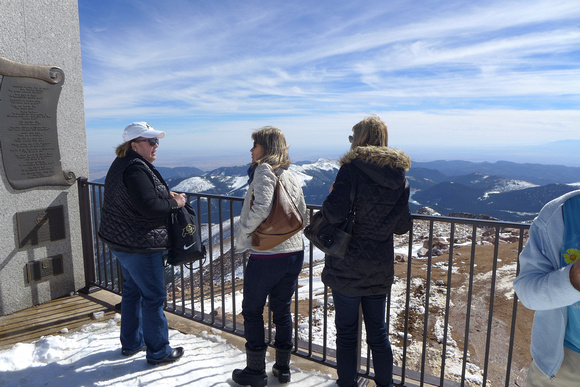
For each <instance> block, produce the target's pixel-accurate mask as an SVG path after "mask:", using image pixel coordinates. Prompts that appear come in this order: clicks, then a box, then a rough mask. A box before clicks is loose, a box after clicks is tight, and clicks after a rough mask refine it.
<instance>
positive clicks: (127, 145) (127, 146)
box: [115, 140, 133, 157]
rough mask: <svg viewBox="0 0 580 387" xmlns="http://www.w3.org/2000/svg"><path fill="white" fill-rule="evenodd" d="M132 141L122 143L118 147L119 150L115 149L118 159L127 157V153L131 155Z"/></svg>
mask: <svg viewBox="0 0 580 387" xmlns="http://www.w3.org/2000/svg"><path fill="white" fill-rule="evenodd" d="M132 141H133V140H131V141H127V142H124V143H122V144H121V145H119V146H117V148H116V149H115V154H116V155H117V157H125V156H127V153H129V151H130V150H131V142H132Z"/></svg>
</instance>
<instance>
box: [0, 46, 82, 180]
mask: <svg viewBox="0 0 580 387" xmlns="http://www.w3.org/2000/svg"><path fill="white" fill-rule="evenodd" d="M2 75H3V76H2ZM0 76H2V81H1V82H0V149H1V152H2V160H3V162H4V169H5V171H6V177H7V178H8V182H9V183H10V185H11V186H12V188H14V189H27V188H32V187H37V186H47V185H50V186H53V185H57V186H58V185H62V186H69V185H72V184H73V183H74V181H75V176H74V174H73V173H72V172H65V171H63V170H62V166H61V163H60V150H59V146H58V136H57V126H56V111H57V106H58V98H59V96H60V92H61V89H62V85H63V83H64V72H63V71H62V70H61V69H59V68H57V67H49V66H32V65H26V64H22V63H17V62H13V61H10V60H8V59H6V58H2V57H0Z"/></svg>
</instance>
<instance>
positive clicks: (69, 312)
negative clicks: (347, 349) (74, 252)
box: [0, 290, 374, 386]
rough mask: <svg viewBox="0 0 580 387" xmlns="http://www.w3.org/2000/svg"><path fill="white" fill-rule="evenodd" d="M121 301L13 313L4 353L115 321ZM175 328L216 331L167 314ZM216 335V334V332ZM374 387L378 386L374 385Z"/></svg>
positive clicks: (74, 299)
mask: <svg viewBox="0 0 580 387" xmlns="http://www.w3.org/2000/svg"><path fill="white" fill-rule="evenodd" d="M119 302H121V296H120V295H118V294H115V293H113V292H110V291H107V290H98V291H96V292H93V293H90V294H81V293H79V294H76V295H74V296H70V297H63V298H59V299H56V300H53V301H49V302H46V303H44V304H41V305H37V306H33V307H32V308H28V309H24V310H21V311H19V312H15V313H12V314H10V315H8V316H0V350H5V349H9V348H11V347H12V346H13V345H14V344H16V343H32V342H34V341H37V340H38V339H40V338H41V337H42V336H49V335H53V336H56V335H62V334H65V333H63V332H62V330H63V329H64V328H66V329H67V330H68V332H72V331H74V330H76V329H79V328H81V327H83V326H85V325H87V324H91V323H94V322H96V320H95V319H94V317H93V313H95V312H104V317H102V318H100V319H99V320H98V321H99V322H105V321H108V320H109V319H111V318H112V317H113V316H114V315H115V313H117V312H116V311H115V305H116V304H118V303H119ZM165 315H166V317H167V322H168V324H169V327H170V328H171V329H175V330H178V331H180V332H182V333H186V334H200V333H201V332H204V331H205V332H207V331H209V330H212V328H210V327H208V326H207V325H204V324H201V323H198V322H195V321H192V320H190V319H187V318H185V317H181V316H177V315H175V314H172V313H165ZM213 333H215V332H213ZM219 335H220V336H221V337H222V338H224V339H226V341H227V342H228V343H229V344H231V345H234V346H236V347H238V348H239V349H240V350H242V351H243V350H245V339H244V338H243V337H240V336H237V335H233V334H231V333H228V332H224V331H221V332H220V333H219ZM268 353H269V356H268V357H269V358H270V359H273V358H275V357H274V350H273V349H272V348H268ZM292 364H293V365H294V366H295V367H298V368H300V369H303V370H309V371H314V370H316V371H318V372H321V373H324V374H328V375H333V377H335V378H336V370H335V369H334V368H331V367H328V366H325V365H323V364H320V363H318V362H314V361H311V360H307V359H303V358H300V357H298V356H293V357H292ZM370 385H371V386H373V385H374V383H371V384H370Z"/></svg>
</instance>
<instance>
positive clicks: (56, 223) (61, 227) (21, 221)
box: [16, 206, 66, 248]
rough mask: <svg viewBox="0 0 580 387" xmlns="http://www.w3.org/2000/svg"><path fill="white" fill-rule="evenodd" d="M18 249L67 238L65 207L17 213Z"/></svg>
mask: <svg viewBox="0 0 580 387" xmlns="http://www.w3.org/2000/svg"><path fill="white" fill-rule="evenodd" d="M16 221H17V223H18V242H19V243H18V245H19V246H18V247H19V248H23V247H30V246H36V245H39V244H43V243H48V242H54V241H58V240H61V239H65V238H66V232H65V223H64V207H63V206H56V207H49V208H46V209H44V210H37V211H27V212H18V213H16Z"/></svg>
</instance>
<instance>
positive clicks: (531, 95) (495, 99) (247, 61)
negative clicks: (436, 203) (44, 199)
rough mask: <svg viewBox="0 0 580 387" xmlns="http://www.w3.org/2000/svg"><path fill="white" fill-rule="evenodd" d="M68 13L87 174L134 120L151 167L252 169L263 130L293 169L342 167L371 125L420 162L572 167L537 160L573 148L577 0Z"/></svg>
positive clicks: (92, 6)
mask: <svg viewBox="0 0 580 387" xmlns="http://www.w3.org/2000/svg"><path fill="white" fill-rule="evenodd" d="M79 13H80V28H81V46H82V60H83V82H84V96H85V111H86V124H87V142H88V146H89V158H90V160H91V165H93V164H95V165H96V164H98V163H99V162H100V161H101V160H103V155H105V156H104V159H106V160H107V161H106V162H105V164H108V163H109V162H110V160H111V159H112V157H113V148H114V147H115V146H116V145H118V144H119V143H120V142H121V141H122V140H121V132H122V130H123V128H124V127H125V126H126V125H127V124H128V123H130V122H132V121H147V122H149V123H150V124H151V125H152V126H153V127H155V128H156V129H160V130H164V131H166V132H167V136H166V137H165V138H164V139H163V141H162V143H161V147H160V149H159V152H158V160H157V162H156V163H157V164H158V165H184V164H186V165H194V166H200V167H209V166H210V164H212V163H213V164H214V165H215V164H223V165H241V164H245V163H248V162H249V156H250V153H249V149H250V147H251V140H250V135H251V132H252V131H253V130H255V129H257V128H260V127H261V126H264V125H274V126H277V127H279V128H280V129H282V130H283V131H284V132H285V134H286V136H287V139H288V142H289V143H290V146H291V156H292V158H293V160H294V161H300V160H307V159H308V160H314V159H316V158H318V157H319V156H320V157H338V156H340V155H341V154H343V153H344V152H345V151H346V150H347V149H348V145H349V144H348V140H347V137H348V135H349V134H350V132H351V128H352V126H353V125H354V124H355V123H356V122H358V121H359V120H360V119H362V118H363V117H364V116H365V115H367V114H370V113H376V114H378V115H379V116H381V118H383V120H384V121H385V122H386V123H387V125H388V127H389V140H390V144H389V145H390V146H393V147H395V148H400V149H403V150H406V151H407V152H408V153H410V154H411V156H412V158H413V159H415V160H418V161H428V160H434V159H453V158H463V159H471V160H473V161H483V160H486V161H495V160H498V159H505V160H510V159H514V161H520V160H515V158H518V157H519V158H520V159H521V161H529V162H534V161H538V162H544V163H547V162H548V161H550V160H554V163H565V164H568V165H580V156H579V154H580V152H574V154H568V155H566V153H567V152H564V151H562V150H558V147H555V153H554V154H553V159H552V156H550V154H548V155H545V154H540V153H538V152H537V149H538V148H537V147H540V148H539V149H544V148H543V145H544V144H547V143H550V142H553V141H560V140H580V130H579V127H578V126H579V122H580V109H579V106H580V24H579V23H578V21H579V20H580V1H575V0H566V1H560V0H545V1H544V0H542V1H536V0H516V1H505V0H500V1H477V2H476V1H453V0H451V1H450V0H444V1H397V0H394V1H391V0H389V1H385V0H368V1H336V0H316V1H312V0H310V1H301V0H298V1H251V0H250V1H233V0H232V1H220V0H214V1H202V0H195V1H194V0H190V1H160V0H155V1H153V0H135V1H129V0H99V1H93V0H79ZM546 149H547V148H546ZM550 149H551V148H550ZM544 153H545V152H544ZM546 157H547V159H546ZM563 158H564V159H565V160H568V162H564V161H565V160H561V159H563Z"/></svg>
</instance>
